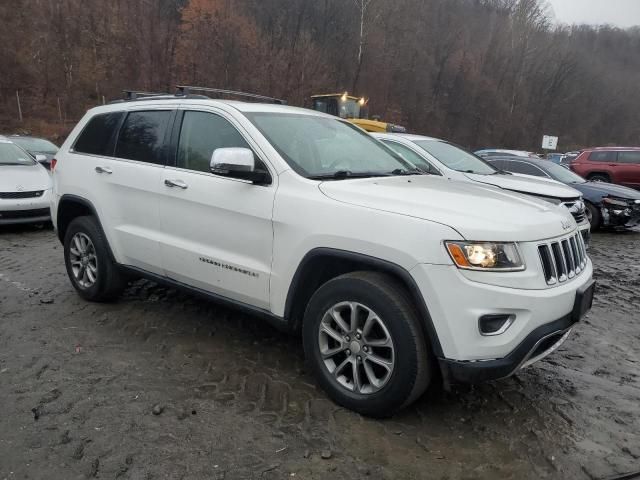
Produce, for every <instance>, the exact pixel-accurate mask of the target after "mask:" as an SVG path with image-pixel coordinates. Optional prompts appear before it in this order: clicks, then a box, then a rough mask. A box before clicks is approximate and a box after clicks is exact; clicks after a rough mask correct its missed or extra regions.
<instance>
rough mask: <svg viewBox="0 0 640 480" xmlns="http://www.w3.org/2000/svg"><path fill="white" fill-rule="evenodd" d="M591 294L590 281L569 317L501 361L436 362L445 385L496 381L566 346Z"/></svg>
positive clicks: (534, 334) (529, 337) (592, 285)
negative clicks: (566, 341)
mask: <svg viewBox="0 0 640 480" xmlns="http://www.w3.org/2000/svg"><path fill="white" fill-rule="evenodd" d="M594 290H595V282H594V281H593V280H591V281H590V282H589V283H587V284H585V285H584V286H583V287H582V288H581V289H580V290H579V291H578V293H577V295H576V300H575V302H574V308H573V310H572V312H571V313H569V314H568V315H565V316H564V317H562V318H560V319H558V320H555V321H553V322H550V323H546V324H544V325H540V326H539V327H538V328H536V329H535V330H533V331H532V332H531V333H529V334H528V335H527V336H526V337H525V338H524V340H522V342H520V343H519V344H518V346H517V347H516V348H514V349H513V351H511V352H510V353H509V354H508V355H506V356H505V357H503V358H499V359H494V360H486V361H467V362H465V361H457V360H449V359H445V358H441V359H438V360H439V363H440V369H441V371H442V375H443V379H444V381H445V383H446V384H451V383H479V382H484V381H487V380H496V379H499V378H504V377H508V376H510V375H512V374H514V373H515V372H517V371H518V370H520V369H521V368H524V367H527V366H529V365H532V364H533V363H535V362H537V361H539V360H542V359H543V358H544V357H546V356H547V355H549V354H550V353H552V352H554V351H555V350H557V349H558V348H559V347H560V346H561V345H562V344H563V343H564V342H565V340H566V339H567V338H568V337H569V334H570V333H571V329H572V328H573V326H574V325H575V324H576V323H577V322H579V321H580V319H581V318H582V316H583V315H585V314H586V313H587V312H588V311H589V310H590V309H591V303H592V301H593V292H594Z"/></svg>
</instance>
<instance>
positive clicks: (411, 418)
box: [0, 227, 640, 480]
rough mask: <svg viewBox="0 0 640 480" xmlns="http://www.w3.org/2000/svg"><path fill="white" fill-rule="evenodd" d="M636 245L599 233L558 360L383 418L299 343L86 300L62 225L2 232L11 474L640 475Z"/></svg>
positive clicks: (230, 324)
mask: <svg viewBox="0 0 640 480" xmlns="http://www.w3.org/2000/svg"><path fill="white" fill-rule="evenodd" d="M639 248H640V233H638V232H635V233H626V234H614V233H606V234H596V235H595V237H594V240H593V247H592V249H591V255H592V258H593V260H594V263H595V266H596V277H597V279H598V281H599V289H598V292H597V295H596V299H595V304H594V308H593V310H592V312H591V313H590V315H589V316H588V318H587V319H586V320H585V321H583V322H582V323H581V324H580V325H579V326H578V327H577V328H576V329H575V332H574V334H573V335H572V337H571V338H570V340H569V341H567V342H566V343H565V345H564V346H563V347H562V348H561V349H560V350H559V351H557V352H556V353H554V354H553V355H552V356H551V357H549V358H548V359H546V360H544V361H542V362H540V363H538V364H536V365H534V366H532V367H530V368H528V369H526V370H524V371H521V372H520V373H518V374H517V375H516V376H514V377H512V378H509V379H506V380H501V381H496V382H492V383H487V384H483V385H480V386H476V387H473V388H458V389H455V390H454V391H453V392H452V393H450V394H445V393H435V394H430V395H426V396H425V397H424V398H422V399H421V400H420V401H419V402H418V403H417V404H416V405H415V406H413V407H412V408H409V409H408V410H406V411H404V412H403V413H402V414H400V415H398V416H396V417H395V418H393V419H391V420H385V421H376V420H370V419H366V418H363V417H360V416H359V415H356V414H354V413H351V412H349V411H346V410H344V409H341V408H338V407H336V406H335V405H334V404H332V403H331V402H330V401H329V400H328V399H327V398H326V397H325V395H324V394H323V392H322V391H320V390H319V389H318V388H317V387H316V385H315V383H314V380H313V379H312V378H311V377H310V376H309V374H307V373H306V372H305V370H304V363H303V357H302V350H301V348H300V344H299V341H298V339H296V338H289V337H287V336H285V335H282V334H280V333H278V332H276V331H275V330H273V329H272V328H270V327H269V326H267V325H265V324H263V323H261V322H260V320H258V319H255V318H252V317H249V316H246V315H244V314H239V313H237V312H235V311H231V310H228V309H225V308H222V307H220V306H217V305H215V304H212V303H207V302H205V301H202V300H200V299H197V298H195V297H191V296H188V295H184V294H182V293H179V292H176V291H174V290H169V289H165V288H161V287H158V286H156V285H154V284H152V283H149V282H145V281H139V282H137V283H135V284H134V285H132V286H131V288H129V289H128V290H127V292H126V294H125V296H124V297H123V298H122V299H121V300H120V301H119V302H117V303H114V304H107V305H105V304H91V303H87V302H85V301H83V300H81V299H80V298H79V297H78V296H77V295H76V294H75V292H74V290H73V288H72V287H71V285H70V283H69V281H68V279H67V277H66V274H65V271H64V267H63V261H62V249H61V247H60V245H59V243H58V242H57V240H56V238H55V236H54V233H53V232H52V231H51V230H39V229H36V228H32V227H24V228H12V229H7V228H4V229H2V230H0V480H2V479H5V478H6V479H26V478H28V479H47V480H49V479H75V478H94V477H95V478H103V479H113V478H123V479H127V478H130V479H163V478H170V479H174V478H175V479H180V478H184V479H245V478H256V479H258V478H264V479H276V478H278V479H281V478H300V479H325V478H326V479H334V478H340V479H356V478H358V479H359V478H372V479H378V478H383V479H391V478H399V479H411V478H420V479H422V478H428V479H496V478H512V479H517V480H523V479H538V478H551V479H556V478H558V479H573V478H576V479H600V478H607V477H610V476H613V475H616V474H620V473H624V472H629V471H633V470H640V378H639V375H640V255H639V254H638V249H639ZM154 407H155V408H156V410H155V414H154ZM157 413H159V414H158V415H156V414H157ZM323 457H328V458H323Z"/></svg>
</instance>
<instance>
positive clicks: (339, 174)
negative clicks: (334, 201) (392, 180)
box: [307, 170, 389, 180]
mask: <svg viewBox="0 0 640 480" xmlns="http://www.w3.org/2000/svg"><path fill="white" fill-rule="evenodd" d="M387 176H389V174H388V173H373V172H356V173H353V172H352V171H351V170H338V171H336V172H333V173H327V174H323V175H313V176H310V177H307V178H310V179H311V180H344V179H345V178H369V177H387Z"/></svg>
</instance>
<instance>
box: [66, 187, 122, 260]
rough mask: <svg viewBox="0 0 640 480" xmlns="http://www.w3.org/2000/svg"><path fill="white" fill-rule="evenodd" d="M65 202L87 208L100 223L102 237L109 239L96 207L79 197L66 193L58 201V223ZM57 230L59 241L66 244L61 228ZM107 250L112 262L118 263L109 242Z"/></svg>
mask: <svg viewBox="0 0 640 480" xmlns="http://www.w3.org/2000/svg"><path fill="white" fill-rule="evenodd" d="M65 201H68V202H72V203H76V204H80V205H82V206H83V207H85V208H87V209H88V210H89V211H90V212H91V215H93V216H94V217H95V219H96V221H97V222H98V227H99V228H100V231H101V232H102V235H103V236H104V238H108V237H107V235H106V233H105V231H104V228H103V227H102V222H101V221H100V216H99V215H98V211H97V210H96V207H94V206H93V204H92V203H91V202H90V201H89V200H87V199H86V198H83V197H79V196H78V195H72V194H70V193H65V194H64V195H62V197H60V200H59V201H58V211H57V215H56V219H57V222H58V223H59V222H60V213H61V207H62V206H63V204H64V203H65ZM56 230H57V231H58V239H59V240H60V243H62V244H64V236H63V235H62V232H61V231H60V228H58V226H57V225H56ZM107 250H108V252H109V258H110V259H111V261H112V262H114V263H117V262H116V257H115V256H114V255H113V251H112V250H111V245H109V242H107Z"/></svg>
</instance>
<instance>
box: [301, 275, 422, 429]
mask: <svg viewBox="0 0 640 480" xmlns="http://www.w3.org/2000/svg"><path fill="white" fill-rule="evenodd" d="M303 337H304V348H305V355H306V358H307V362H308V363H309V365H310V368H311V370H312V371H313V372H314V374H315V376H316V378H317V379H318V382H319V383H320V385H321V386H322V387H323V388H324V390H325V391H326V392H327V394H328V395H329V396H330V397H331V398H332V399H333V400H334V401H335V402H336V403H338V404H340V405H342V406H344V407H347V408H349V409H351V410H355V411H357V412H359V413H362V414H364V415H369V416H373V417H386V416H390V415H392V414H393V413H394V412H396V411H397V410H399V409H400V408H402V407H404V406H406V405H408V404H410V403H411V402H413V401H414V400H415V399H417V398H418V397H419V396H420V395H421V394H422V393H423V392H424V391H425V390H426V388H427V386H428V385H429V382H430V379H431V368H432V361H431V358H430V356H429V353H428V350H427V344H426V342H425V337H424V335H423V332H422V329H421V327H420V323H419V320H418V315H417V314H416V311H415V308H414V306H413V304H412V302H411V300H410V298H409V296H408V295H407V292H406V291H405V289H404V288H403V287H402V285H400V284H399V283H398V282H396V281H395V280H394V279H393V278H392V277H389V276H387V275H384V274H380V273H376V272H355V273H349V274H346V275H342V276H340V277H337V278H335V279H333V280H330V281H329V282H327V283H325V284H324V285H323V286H322V287H320V288H319V289H318V290H317V291H316V293H315V294H314V295H313V297H312V298H311V300H310V302H309V305H308V306H307V310H306V313H305V317H304V323H303Z"/></svg>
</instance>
